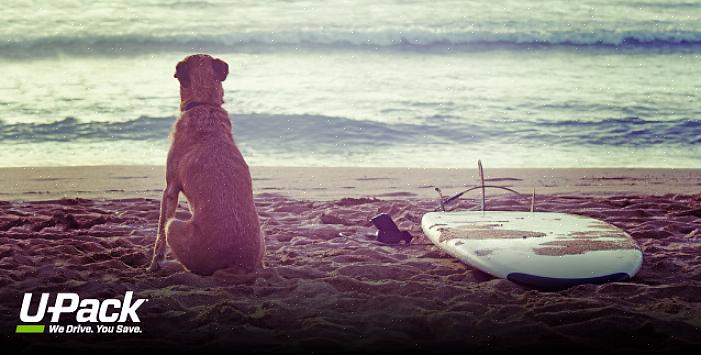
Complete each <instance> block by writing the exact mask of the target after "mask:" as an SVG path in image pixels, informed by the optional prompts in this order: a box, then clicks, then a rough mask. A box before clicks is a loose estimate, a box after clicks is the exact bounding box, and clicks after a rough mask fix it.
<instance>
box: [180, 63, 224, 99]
mask: <svg viewBox="0 0 701 355" xmlns="http://www.w3.org/2000/svg"><path fill="white" fill-rule="evenodd" d="M227 75H229V65H228V64H226V62H224V61H223V60H221V59H218V58H212V57H211V56H209V55H207V54H195V55H191V56H188V57H185V59H183V60H182V61H180V62H179V63H178V65H176V66H175V75H174V77H175V78H177V79H178V81H180V109H181V110H184V109H185V107H186V106H187V105H188V103H206V104H212V105H221V104H223V103H224V89H223V88H222V84H221V83H222V81H224V80H226V77H227Z"/></svg>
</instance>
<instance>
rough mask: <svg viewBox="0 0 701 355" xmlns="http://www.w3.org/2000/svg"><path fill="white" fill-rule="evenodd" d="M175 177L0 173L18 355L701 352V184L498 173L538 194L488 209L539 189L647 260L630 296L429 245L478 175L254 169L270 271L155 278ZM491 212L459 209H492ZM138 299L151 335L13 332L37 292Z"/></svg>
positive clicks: (522, 204)
mask: <svg viewBox="0 0 701 355" xmlns="http://www.w3.org/2000/svg"><path fill="white" fill-rule="evenodd" d="M162 170H163V168H162V167H83V168H35V169H30V168H12V169H0V192H1V193H2V194H3V195H2V197H0V199H3V200H6V202H0V270H2V271H1V272H0V311H1V312H0V313H1V314H2V319H1V321H0V327H1V328H2V329H3V331H2V337H3V338H4V339H3V343H6V344H7V345H8V346H9V347H10V348H18V349H20V350H41V349H42V348H44V347H55V346H65V347H75V346H80V347H83V348H90V349H95V350H109V349H112V350H113V351H114V350H117V349H119V350H125V349H130V348H138V349H141V350H145V349H149V348H157V347H172V348H176V349H180V350H183V349H187V348H188V347H195V346H197V347H209V348H213V349H220V348H225V347H226V348H227V349H241V348H242V347H246V348H249V350H250V349H253V350H256V349H257V350H261V351H262V350H265V351H270V352H295V351H299V352H306V351H309V350H334V351H335V352H344V351H346V352H355V351H360V350H368V349H374V350H387V349H390V350H396V351H398V350H421V351H425V350H430V349H435V348H433V347H435V346H442V347H446V348H449V349H453V350H455V351H457V350H460V349H469V350H470V351H475V350H509V349H513V348H523V347H532V348H534V349H538V348H542V347H547V348H549V349H555V348H559V349H564V350H567V349H577V350H578V351H584V350H592V351H599V352H601V351H603V352H610V351H614V350H616V351H618V350H635V351H638V352H640V351H658V350H675V349H682V348H686V347H690V346H698V345H701V329H700V328H701V170H651V169H647V170H639V169H587V170H584V169H547V170H545V169H511V170H509V169H491V170H487V173H488V178H489V179H491V183H493V184H499V185H503V186H511V187H514V188H516V189H518V190H520V191H523V192H524V193H525V194H526V195H527V196H526V197H522V196H515V195H507V194H496V195H494V196H495V197H493V198H490V199H489V200H488V208H489V209H494V210H519V211H520V210H527V209H528V208H529V207H530V193H531V192H532V188H533V187H535V189H536V192H537V193H538V196H537V198H536V210H539V211H558V212H569V213H575V214H581V215H586V216H591V217H594V218H598V219H602V220H604V221H607V222H609V223H612V224H614V225H616V226H618V227H621V228H623V229H624V230H626V231H627V232H628V233H630V234H631V236H632V237H633V238H634V239H635V240H636V242H637V243H638V245H639V246H640V247H641V249H642V250H643V252H644V263H643V266H642V269H641V271H640V273H639V274H638V275H636V276H635V277H634V278H633V279H632V280H631V281H629V282H618V283H610V284H604V285H580V286H576V287H573V288H570V289H567V290H563V291H558V292H541V291H537V290H531V289H528V288H524V287H522V286H519V285H517V284H514V283H512V282H510V281H507V280H502V279H495V278H492V277H490V276H488V275H486V274H484V273H481V272H479V271H477V270H475V269H473V268H471V267H469V266H467V265H465V264H462V263H460V262H458V261H457V260H456V259H454V258H452V257H450V256H448V255H446V254H445V253H443V252H441V251H440V250H439V249H438V248H436V247H434V246H433V245H431V244H430V242H429V241H428V240H427V239H426V238H425V237H424V236H423V235H422V233H421V229H420V219H421V216H422V215H423V213H425V212H427V211H430V210H433V209H434V208H435V207H436V206H437V203H436V201H435V196H434V194H435V192H434V191H433V186H434V185H437V186H440V187H441V188H443V190H444V192H445V193H446V194H449V193H453V192H456V191H459V190H460V189H461V188H462V186H463V185H465V184H467V185H470V184H475V183H476V172H475V171H472V170H440V169H433V170H427V169H363V168H254V169H253V177H254V185H255V192H256V205H257V208H258V211H259V215H260V218H261V222H262V224H263V229H264V231H265V233H266V243H267V254H266V256H265V264H266V269H265V270H263V271H261V272H258V273H256V274H250V275H239V274H235V273H233V272H232V271H228V270H221V271H218V272H217V273H215V274H214V275H212V276H208V277H203V276H198V275H195V274H192V273H189V272H186V271H183V270H182V269H180V267H179V266H178V264H177V263H170V264H169V265H168V266H167V267H165V268H164V270H162V271H160V272H158V273H155V274H150V273H147V272H145V268H146V267H147V264H148V262H149V258H150V253H151V247H152V244H153V242H154V239H155V231H156V224H157V221H158V208H159V201H158V200H157V196H158V195H159V194H160V189H161V188H162ZM478 196H479V195H478V194H475V195H470V196H469V198H470V199H467V200H464V201H462V202H460V204H461V205H460V207H461V208H465V209H477V208H478V206H479V204H478V202H477V201H476V198H477V197H478ZM64 197H65V198H64ZM185 208H186V204H185V203H182V204H181V210H183V211H184V210H185ZM381 212H386V213H390V214H391V215H392V216H393V217H394V219H395V221H397V223H398V225H399V227H400V228H402V229H407V230H409V231H411V233H412V234H413V235H414V236H415V237H416V238H415V239H414V241H413V245H411V246H388V245H381V244H377V243H376V242H375V241H374V240H373V238H372V237H371V234H372V233H373V232H374V231H375V229H374V228H373V227H372V226H371V224H370V223H369V219H370V218H371V217H372V216H374V215H376V214H378V213H381ZM168 258H169V259H171V260H172V256H171V255H169V256H168ZM125 291H134V293H135V296H136V297H139V298H148V299H149V301H148V302H147V303H145V305H144V306H142V308H141V309H140V310H139V316H140V318H141V320H142V323H141V325H142V328H143V330H144V333H143V334H135V335H95V334H93V335H48V334H44V335H22V334H13V333H14V327H15V326H16V325H17V324H19V308H20V304H21V302H22V295H23V294H24V293H25V292H34V293H35V295H36V294H38V293H40V292H52V293H55V292H76V293H78V294H79V295H80V296H81V297H96V298H100V299H103V298H111V297H115V296H121V295H124V292H125ZM67 323H71V322H70V321H68V322H67ZM462 346H469V347H465V348H460V347H462ZM341 350H342V351H341ZM460 351H461V352H464V351H462V350H460Z"/></svg>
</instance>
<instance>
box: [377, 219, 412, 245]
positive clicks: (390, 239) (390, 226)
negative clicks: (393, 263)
mask: <svg viewBox="0 0 701 355" xmlns="http://www.w3.org/2000/svg"><path fill="white" fill-rule="evenodd" d="M370 221H371V222H372V224H374V225H375V228H377V241H378V242H380V243H385V244H399V243H401V242H402V241H404V242H405V243H406V244H410V243H411V239H412V238H413V236H412V235H411V233H409V232H408V231H400V230H399V227H397V224H396V223H394V221H393V220H392V217H391V216H390V215H388V214H387V213H380V214H378V215H377V216H375V217H372V219H370Z"/></svg>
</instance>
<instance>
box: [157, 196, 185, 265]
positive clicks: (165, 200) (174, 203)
mask: <svg viewBox="0 0 701 355" xmlns="http://www.w3.org/2000/svg"><path fill="white" fill-rule="evenodd" d="M179 194H180V188H179V187H178V186H177V185H176V184H168V186H166V188H165V190H163V197H162V198H161V214H160V217H159V219H158V234H156V243H155V244H154V245H153V259H151V266H150V267H149V271H157V270H158V269H159V268H160V265H159V263H160V262H161V261H162V260H163V258H164V257H165V253H166V236H165V224H166V222H167V221H168V220H169V219H171V218H172V217H173V216H174V215H175V210H176V209H177V208H178V195H179Z"/></svg>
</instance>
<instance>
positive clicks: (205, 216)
mask: <svg viewBox="0 0 701 355" xmlns="http://www.w3.org/2000/svg"><path fill="white" fill-rule="evenodd" d="M228 75H229V66H228V64H226V62H224V61H222V60H221V59H217V58H213V57H211V56H209V55H206V54H196V55H191V56H188V57H186V58H185V59H183V60H182V61H180V62H179V63H178V64H177V66H176V69H175V75H174V77H175V78H177V79H178V81H179V82H180V111H181V115H180V117H179V118H178V119H177V121H176V122H175V124H174V126H173V129H172V134H171V146H170V150H169V152H168V160H167V164H166V187H165V189H164V191H163V198H162V199H161V212H160V218H159V221H158V232H157V235H156V242H155V245H154V247H153V259H152V261H151V265H150V267H149V270H150V271H157V270H159V268H160V267H161V265H160V264H161V262H163V260H164V259H165V251H166V243H167V245H168V246H169V247H170V249H171V251H172V252H173V253H174V254H175V256H176V257H177V259H178V260H179V261H180V263H181V264H182V265H183V266H184V267H185V268H186V269H188V270H190V271H191V272H193V273H196V274H200V275H210V274H212V273H214V272H215V271H216V270H219V269H223V268H232V267H233V268H236V269H237V270H242V271H244V272H253V271H256V270H258V269H260V268H262V267H263V265H262V258H263V255H264V253H265V243H264V237H263V233H262V231H261V229H260V222H259V220H258V213H257V211H256V207H255V205H254V202H253V185H252V181H251V174H250V171H249V169H248V165H247V164H246V161H245V160H244V158H243V155H241V152H240V151H239V149H238V148H237V147H236V144H235V143H234V138H233V135H232V133H231V121H230V119H229V114H228V112H227V111H226V110H224V109H223V108H222V104H223V103H224V89H223V87H222V82H223V81H224V80H226V77H227V76H228ZM181 192H182V193H183V195H185V198H186V199H187V202H188V207H189V209H190V217H189V219H177V218H175V211H176V209H177V206H178V200H179V195H180V193H181Z"/></svg>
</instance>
